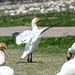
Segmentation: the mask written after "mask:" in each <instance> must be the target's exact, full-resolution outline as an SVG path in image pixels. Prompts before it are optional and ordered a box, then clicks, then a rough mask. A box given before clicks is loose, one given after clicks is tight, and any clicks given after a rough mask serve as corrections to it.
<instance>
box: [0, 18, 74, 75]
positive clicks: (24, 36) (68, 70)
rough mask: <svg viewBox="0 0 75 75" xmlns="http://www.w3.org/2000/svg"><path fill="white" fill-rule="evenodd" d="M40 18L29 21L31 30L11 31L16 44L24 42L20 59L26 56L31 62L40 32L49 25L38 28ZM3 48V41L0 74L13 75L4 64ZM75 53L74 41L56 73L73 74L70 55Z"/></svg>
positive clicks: (0, 44)
mask: <svg viewBox="0 0 75 75" xmlns="http://www.w3.org/2000/svg"><path fill="white" fill-rule="evenodd" d="M42 20H43V19H41V18H37V17H36V18H34V19H33V20H32V22H31V27H32V30H31V31H30V30H25V31H23V32H15V33H13V34H12V35H13V37H14V38H15V39H16V44H17V45H20V44H22V43H26V45H25V49H24V52H23V54H22V56H21V59H23V58H24V57H26V56H28V58H27V61H28V62H33V60H32V54H33V53H34V52H35V51H36V50H37V48H38V45H39V43H40V40H41V34H42V33H43V32H45V31H46V30H48V29H49V28H51V27H53V26H55V25H52V26H50V27H44V28H42V29H39V28H38V26H37V24H36V23H38V22H40V21H42ZM4 49H7V47H6V45H5V43H0V75H14V70H13V69H12V68H11V67H9V66H4V65H5V63H6V54H5V52H4ZM73 54H75V43H73V45H72V46H71V47H70V48H69V49H68V52H67V60H68V61H67V62H65V63H64V64H63V66H62V68H61V70H60V72H59V73H57V74H56V75H75V57H74V58H73V59H71V57H72V55H73Z"/></svg>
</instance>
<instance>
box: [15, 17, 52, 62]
mask: <svg viewBox="0 0 75 75" xmlns="http://www.w3.org/2000/svg"><path fill="white" fill-rule="evenodd" d="M40 21H42V19H40V18H34V19H33V20H32V22H31V26H32V31H29V30H26V31H23V32H22V33H19V35H18V36H17V37H16V43H17V44H18V45H20V44H21V43H26V46H25V50H24V53H23V55H22V56H21V58H24V57H25V56H27V55H28V58H27V60H28V62H32V53H34V52H35V51H36V49H37V47H38V45H39V43H40V40H41V34H42V33H43V32H44V31H46V30H47V29H49V28H50V27H44V28H42V29H39V28H38V27H37V25H36V23H38V22H40ZM51 27H52V26H51ZM17 34H18V33H17ZM30 55H31V57H30Z"/></svg>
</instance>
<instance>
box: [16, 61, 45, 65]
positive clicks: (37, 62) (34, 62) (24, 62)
mask: <svg viewBox="0 0 75 75" xmlns="http://www.w3.org/2000/svg"><path fill="white" fill-rule="evenodd" d="M21 63H32V64H33V63H44V62H41V61H33V62H23V61H21V62H17V63H16V64H21Z"/></svg>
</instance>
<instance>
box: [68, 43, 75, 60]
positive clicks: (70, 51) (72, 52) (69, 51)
mask: <svg viewBox="0 0 75 75" xmlns="http://www.w3.org/2000/svg"><path fill="white" fill-rule="evenodd" d="M72 54H75V43H73V45H72V46H71V47H70V48H69V49H68V54H67V60H70V59H71V57H72Z"/></svg>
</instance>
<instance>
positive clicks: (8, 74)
mask: <svg viewBox="0 0 75 75" xmlns="http://www.w3.org/2000/svg"><path fill="white" fill-rule="evenodd" d="M0 75H14V70H13V69H12V68H10V67H8V66H0Z"/></svg>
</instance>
